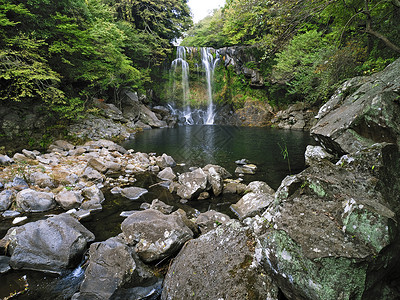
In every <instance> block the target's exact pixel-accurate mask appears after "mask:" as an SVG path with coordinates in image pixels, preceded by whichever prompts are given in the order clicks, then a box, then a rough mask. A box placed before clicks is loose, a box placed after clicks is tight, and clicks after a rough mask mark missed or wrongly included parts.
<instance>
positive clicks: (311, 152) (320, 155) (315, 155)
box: [304, 145, 333, 166]
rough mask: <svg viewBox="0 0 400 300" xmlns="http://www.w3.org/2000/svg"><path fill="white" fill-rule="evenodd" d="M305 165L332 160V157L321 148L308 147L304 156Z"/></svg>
mask: <svg viewBox="0 0 400 300" xmlns="http://www.w3.org/2000/svg"><path fill="white" fill-rule="evenodd" d="M304 157H305V160H306V165H308V166H309V165H311V164H312V163H313V162H314V161H321V160H324V159H328V160H330V159H332V158H333V155H332V154H330V153H328V152H327V151H326V150H325V149H324V148H322V147H321V146H311V145H308V146H307V148H306V153H305V154H304Z"/></svg>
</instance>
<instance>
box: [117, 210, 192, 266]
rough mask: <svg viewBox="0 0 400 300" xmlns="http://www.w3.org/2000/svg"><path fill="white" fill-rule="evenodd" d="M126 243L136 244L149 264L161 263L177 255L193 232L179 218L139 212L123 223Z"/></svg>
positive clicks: (143, 258) (154, 211) (150, 211)
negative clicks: (156, 261) (162, 260)
mask: <svg viewBox="0 0 400 300" xmlns="http://www.w3.org/2000/svg"><path fill="white" fill-rule="evenodd" d="M121 228H122V232H123V234H124V236H125V240H126V241H127V242H128V243H129V244H130V245H135V249H136V252H137V253H138V255H139V257H140V258H141V259H142V260H143V261H145V262H152V261H155V260H160V259H163V258H165V257H168V256H171V255H173V254H175V253H176V252H177V251H178V250H179V249H180V248H181V247H182V246H183V244H184V243H185V242H187V241H188V240H189V239H191V238H192V237H193V232H192V231H191V230H190V229H189V228H188V227H187V226H186V225H185V224H184V222H183V220H182V218H181V217H180V216H179V215H176V214H175V215H164V214H163V213H162V212H160V211H158V210H154V209H148V210H145V211H140V212H135V213H133V214H132V215H130V216H129V217H128V218H127V219H125V220H124V221H123V222H122V224H121Z"/></svg>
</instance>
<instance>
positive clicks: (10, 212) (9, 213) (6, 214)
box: [1, 210, 21, 219]
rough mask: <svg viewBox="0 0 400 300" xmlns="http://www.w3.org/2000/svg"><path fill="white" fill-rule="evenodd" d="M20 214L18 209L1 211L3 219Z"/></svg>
mask: <svg viewBox="0 0 400 300" xmlns="http://www.w3.org/2000/svg"><path fill="white" fill-rule="evenodd" d="M20 214H21V213H20V212H19V211H15V210H6V211H5V212H3V213H2V214H1V216H2V217H3V218H4V219H12V218H15V217H18V216H19V215H20Z"/></svg>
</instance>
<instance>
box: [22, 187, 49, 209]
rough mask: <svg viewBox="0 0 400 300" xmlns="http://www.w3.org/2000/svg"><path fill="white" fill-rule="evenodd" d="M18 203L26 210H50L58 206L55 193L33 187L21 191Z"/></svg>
mask: <svg viewBox="0 0 400 300" xmlns="http://www.w3.org/2000/svg"><path fill="white" fill-rule="evenodd" d="M16 204H17V206H18V207H20V208H21V209H22V210H23V211H25V212H42V211H48V210H50V209H52V208H54V207H55V206H56V202H55V200H54V194H53V193H45V192H37V191H35V190H32V189H25V190H22V191H20V192H19V193H18V194H17V197H16Z"/></svg>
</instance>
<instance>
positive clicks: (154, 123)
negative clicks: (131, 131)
mask: <svg viewBox="0 0 400 300" xmlns="http://www.w3.org/2000/svg"><path fill="white" fill-rule="evenodd" d="M139 118H140V121H142V122H143V123H144V124H148V125H149V126H151V127H156V128H161V127H167V122H165V121H161V120H159V119H158V118H157V116H156V115H155V113H154V112H152V111H151V110H150V109H149V108H147V107H146V106H144V105H140V116H139Z"/></svg>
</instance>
